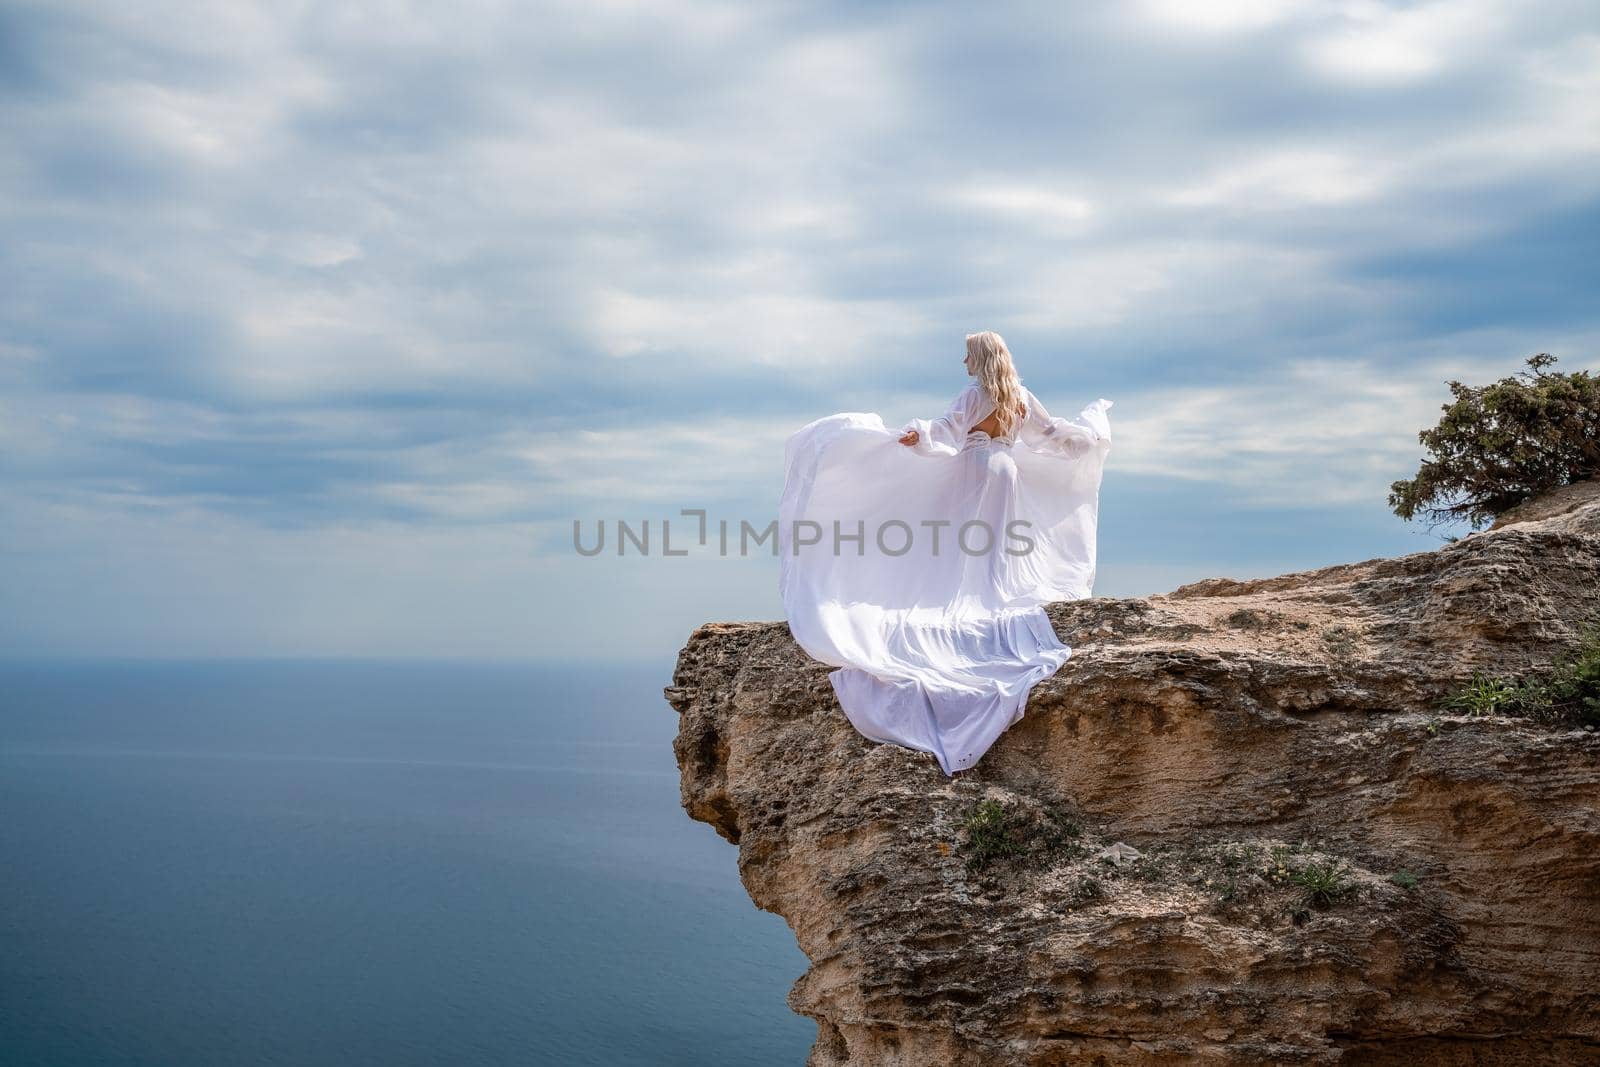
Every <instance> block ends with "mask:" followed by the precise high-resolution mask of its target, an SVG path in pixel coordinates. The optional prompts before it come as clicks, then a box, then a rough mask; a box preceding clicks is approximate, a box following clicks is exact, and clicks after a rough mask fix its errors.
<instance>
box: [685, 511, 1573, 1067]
mask: <svg viewBox="0 0 1600 1067" xmlns="http://www.w3.org/2000/svg"><path fill="white" fill-rule="evenodd" d="M1048 612H1049V615H1050V618H1051V621H1052V623H1053V624H1054V626H1055V628H1056V632H1057V633H1058V634H1059V635H1060V636H1061V638H1062V640H1064V641H1066V642H1067V643H1068V644H1070V645H1072V646H1073V650H1074V651H1073V656H1072V659H1071V660H1070V661H1069V662H1068V663H1067V664H1066V665H1065V666H1064V667H1063V668H1062V669H1061V670H1060V671H1059V672H1058V673H1057V674H1056V675H1055V676H1054V677H1052V678H1050V679H1047V680H1046V681H1044V682H1042V683H1040V684H1039V685H1038V686H1037V687H1036V688H1035V689H1034V691H1033V694H1032V696H1031V697H1030V700H1029V703H1028V708H1027V713H1026V715H1025V717H1024V718H1023V719H1022V721H1021V722H1019V723H1017V724H1016V725H1014V726H1012V727H1011V729H1010V730H1009V731H1008V732H1007V733H1006V734H1004V735H1003V736H1002V737H1001V738H1000V740H999V742H998V743H997V744H996V745H995V746H994V747H993V748H992V749H991V750H990V751H989V752H988V754H987V755H986V756H985V757H984V759H983V761H982V762H981V763H979V764H978V766H977V767H975V768H974V769H973V770H972V771H970V772H968V773H967V774H966V775H965V776H963V777H962V778H961V779H959V780H957V781H954V782H950V781H947V780H946V779H945V777H944V775H943V774H941V772H940V771H939V768H938V766H937V764H936V763H935V761H934V758H933V757H932V756H931V755H928V754H926V753H920V752H913V751H910V750H907V749H904V748H900V747H897V746H894V745H881V744H875V743H873V742H871V741H868V740H866V739H865V738H863V737H861V736H860V735H859V734H857V733H856V732H855V730H854V729H853V728H852V727H851V726H850V724H849V722H848V721H847V720H846V719H845V718H844V716H843V714H842V712H841V711H840V709H839V707H838V704H837V702H836V701H835V699H834V696H833V691H832V688H831V687H830V685H829V683H828V679H827V674H828V671H829V670H830V669H831V668H829V667H828V666H826V665H824V664H821V663H817V662H814V661H812V660H811V659H810V658H809V657H808V656H807V655H806V654H805V653H804V652H803V651H802V650H801V649H800V648H799V647H798V646H797V645H796V644H795V643H794V641H793V639H792V638H791V637H790V635H789V631H788V627H787V626H786V625H784V624H783V623H748V624H745V623H737V624H735V623H710V624H707V625H705V626H702V627H700V628H699V629H697V630H696V631H695V632H694V634H693V635H692V636H691V637H690V639H689V642H688V644H687V646H686V647H685V648H684V649H683V651H682V653H681V654H680V656H679V659H678V663H677V667H676V670H675V671H674V674H673V678H672V684H671V685H670V686H668V687H667V688H666V691H665V692H666V696H667V699H668V701H669V702H670V703H671V705H672V706H673V707H674V708H675V709H676V710H677V712H678V713H679V715H680V725H679V732H678V735H677V738H676V741H675V743H674V750H675V752H676V755H677V759H678V764H679V767H680V769H681V772H682V798H683V805H684V808H685V810H686V811H687V812H688V813H689V815H690V816H692V817H693V818H695V819H699V820H701V821H703V822H706V823H709V824H710V825H711V826H713V827H715V828H716V830H717V832H718V833H719V834H721V835H722V836H723V837H724V838H726V839H727V840H728V841H730V842H733V843H734V844H736V845H737V846H738V849H739V870H740V874H741V877H742V879H743V882H744V885H745V887H746V888H747V889H748V890H749V893H750V896H751V898H752V900H754V901H755V903H756V905H757V906H758V907H761V908H763V909H765V910H767V911H771V912H775V913H777V914H779V915H781V916H783V917H784V918H785V919H786V920H787V921H788V923H789V925H790V927H791V928H792V929H793V930H794V933H795V937H796V938H797V939H798V941H799V945H800V948H801V949H802V950H803V951H804V952H805V954H806V955H807V956H808V957H809V959H810V961H811V966H810V969H809V970H808V971H807V972H806V973H805V974H804V975H803V976H802V977H801V978H800V979H799V981H797V982H796V983H795V985H794V987H793V989H792V990H791V992H790V994H789V1004H790V1006H791V1007H792V1008H793V1009H794V1010H795V1011H797V1012H800V1013H803V1014H805V1015H807V1016H810V1017H811V1018H813V1019H815V1020H816V1022H817V1025H818V1037H817V1041H816V1044H815V1046H814V1047H813V1049H812V1053H811V1056H810V1059H809V1061H808V1063H809V1064H810V1065H811V1067H834V1065H843V1064H852V1065H856V1064H863V1065H865V1064H871V1065H879V1064H882V1065H890V1064H893V1065H905V1067H929V1065H967V1064H972V1065H977V1064H1008V1065H1009V1064H1028V1065H1042V1064H1079V1063H1084V1064H1178V1063H1215V1064H1243V1063H1251V1064H1256V1063H1303V1064H1330V1063H1339V1064H1401V1063H1406V1064H1411V1063H1419V1064H1450V1065H1457V1064H1459V1065H1467V1064H1472V1065H1484V1064H1563V1065H1566V1064H1600V733H1597V732H1596V731H1595V730H1594V729H1593V728H1592V727H1588V728H1586V727H1583V726H1580V725H1571V724H1561V723H1557V724H1547V723H1541V722H1537V721H1534V720H1531V719H1527V718H1514V717H1508V716H1503V715H1492V714H1490V715H1485V714H1477V715H1472V714H1466V713H1452V712H1446V711H1440V710H1439V704H1440V701H1441V699H1442V698H1444V697H1446V696H1448V695H1449V694H1451V693H1453V692H1456V691H1458V690H1459V689H1460V687H1461V686H1462V684H1463V683H1464V682H1466V681H1468V680H1469V679H1470V678H1471V676H1472V675H1473V672H1474V670H1481V671H1485V672H1490V673H1494V674H1499V675H1524V674H1527V673H1528V672H1536V671H1540V670H1543V669H1548V668H1549V666H1550V665H1551V664H1552V662H1553V661H1554V660H1555V659H1556V657H1557V656H1558V655H1559V654H1561V653H1562V652H1563V651H1564V650H1566V649H1569V648H1571V647H1572V646H1573V645H1574V644H1575V642H1577V640H1578V638H1579V634H1580V630H1581V627H1582V626H1583V625H1584V624H1585V623H1586V622H1589V621H1591V620H1594V619H1595V618H1597V616H1600V480H1591V481H1587V482H1584V483H1581V484H1579V485H1573V486H1568V487H1566V488H1564V489H1562V490H1560V491H1559V492H1557V493H1553V494H1550V495H1549V496H1547V497H1544V498H1541V499H1540V500H1538V501H1533V502H1530V504H1529V505H1525V506H1524V507H1523V508H1522V509H1519V512H1517V513H1515V514H1512V515H1508V516H1506V517H1505V518H1503V519H1502V520H1501V522H1499V523H1497V524H1496V525H1495V526H1494V527H1492V528H1490V529H1489V530H1486V531H1483V532H1481V533H1476V534H1473V535H1470V536H1468V537H1466V538H1464V539H1462V540H1460V541H1457V542H1454V543H1451V544H1448V545H1445V546H1443V547H1441V548H1439V549H1437V550H1434V551H1426V552H1416V553H1412V554H1410V555H1406V556H1401V557H1398V558H1395V559H1373V560H1367V561H1365V562H1361V563H1350V564H1344V565H1340V566H1333V567H1324V568H1321V569H1318V570H1311V571H1301V572H1297V573H1293V574H1285V575H1281V576H1278V577H1275V578H1265V579H1257V580H1252V581H1233V580H1231V579H1226V578H1214V579H1209V580H1206V581H1201V582H1196V583H1193V584H1191V585H1185V586H1182V587H1180V588H1178V589H1175V590H1173V591H1172V592H1170V593H1166V594H1162V595H1158V596H1150V597H1137V598H1130V599H1114V598H1106V597H1097V598H1093V599H1089V600H1081V601H1075V602H1068V603H1058V604H1052V605H1050V606H1049V608H1048ZM1119 843H1120V844H1122V845H1124V846H1127V847H1121V848H1112V847H1111V846H1114V845H1117V844H1119Z"/></svg>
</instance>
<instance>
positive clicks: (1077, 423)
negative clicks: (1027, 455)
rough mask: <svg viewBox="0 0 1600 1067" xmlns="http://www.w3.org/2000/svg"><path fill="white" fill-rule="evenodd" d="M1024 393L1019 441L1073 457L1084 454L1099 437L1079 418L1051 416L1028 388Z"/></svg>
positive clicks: (1096, 432)
mask: <svg viewBox="0 0 1600 1067" xmlns="http://www.w3.org/2000/svg"><path fill="white" fill-rule="evenodd" d="M1025 391H1026V392H1027V396H1028V415H1027V418H1025V419H1023V420H1022V429H1021V431H1020V436H1021V438H1022V443H1023V444H1024V445H1027V446H1028V447H1029V448H1031V449H1033V450H1034V451H1035V452H1049V453H1055V454H1057V455H1061V456H1066V457H1067V458H1068V459H1076V458H1078V457H1079V456H1086V455H1088V454H1089V452H1090V450H1091V449H1093V448H1094V446H1095V444H1096V443H1097V442H1098V441H1099V440H1100V437H1101V435H1100V432H1099V431H1098V430H1096V429H1095V428H1094V427H1092V426H1089V425H1087V424H1086V423H1085V422H1084V421H1083V420H1082V419H1081V418H1080V419H1057V418H1052V417H1051V415H1050V412H1049V411H1047V410H1045V406H1044V405H1043V404H1041V403H1039V398H1038V397H1036V396H1034V395H1033V391H1032V390H1025Z"/></svg>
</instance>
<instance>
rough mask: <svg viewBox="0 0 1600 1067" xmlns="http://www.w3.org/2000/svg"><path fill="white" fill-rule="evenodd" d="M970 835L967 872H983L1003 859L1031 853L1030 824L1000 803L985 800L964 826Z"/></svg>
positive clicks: (968, 837)
mask: <svg viewBox="0 0 1600 1067" xmlns="http://www.w3.org/2000/svg"><path fill="white" fill-rule="evenodd" d="M962 829H964V830H965V831H966V832H967V869H968V870H982V869H983V868H985V867H987V866H989V864H991V863H993V862H994V861H995V860H997V859H999V858H1001V857H1002V856H1020V855H1021V854H1022V853H1024V852H1026V851H1027V849H1028V846H1027V838H1026V820H1025V819H1023V818H1021V817H1020V816H1019V815H1017V814H1016V813H1013V812H1009V811H1007V810H1006V809H1005V807H1004V806H1003V805H1001V803H1000V802H999V801H998V800H985V801H983V802H982V803H980V804H979V805H978V806H977V807H976V808H974V809H973V811H972V814H970V815H968V816H967V820H966V822H965V823H963V824H962Z"/></svg>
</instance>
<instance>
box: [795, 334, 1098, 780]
mask: <svg viewBox="0 0 1600 1067" xmlns="http://www.w3.org/2000/svg"><path fill="white" fill-rule="evenodd" d="M966 349H967V351H966V359H965V365H966V370H967V373H968V375H970V376H971V377H972V378H973V379H974V380H973V382H972V383H971V384H969V385H968V386H967V387H966V388H965V389H963V390H962V391H961V392H960V393H959V394H957V396H956V397H955V399H954V400H953V401H951V403H950V405H949V407H948V408H947V409H946V411H945V412H944V414H943V415H940V416H939V417H937V418H934V419H920V418H918V419H912V420H911V421H910V422H908V423H906V424H905V425H904V426H903V427H901V429H900V430H899V431H898V432H894V431H890V430H889V429H888V428H887V427H886V426H885V425H884V423H883V420H882V419H881V418H880V417H879V416H878V415H876V414H870V413H860V412H845V413H841V414H837V415H830V416H827V417H825V418H821V419H817V420H816V421H814V422H811V423H808V424H807V425H805V426H803V427H801V428H800V429H799V430H797V431H796V432H795V433H794V434H793V435H792V436H791V437H790V438H789V441H788V444H787V446H786V448H785V484H784V493H783V500H782V504H781V505H780V508H779V524H778V541H779V549H780V552H781V557H782V558H781V564H780V577H779V586H780V591H781V593H782V595H783V602H784V610H785V613H786V614H787V616H788V619H789V628H790V631H791V633H793V635H794V637H795V640H796V641H797V642H799V644H800V646H801V647H802V648H804V649H805V650H806V652H807V653H809V654H810V655H811V656H812V657H813V658H815V659H817V660H819V661H821V662H824V663H829V664H832V665H833V666H835V667H836V668H838V669H837V670H834V671H832V672H831V673H830V674H829V679H830V681H831V682H832V684H833V687H834V691H835V693H836V695H837V696H838V698H839V704H840V707H841V708H842V710H843V711H844V713H845V715H846V717H847V718H848V719H849V720H850V722H851V723H852V724H853V725H854V726H855V727H856V729H857V730H858V731H859V732H860V733H861V734H862V735H863V736H865V737H867V738H869V739H871V740H873V741H880V742H889V743H894V744H898V745H901V746H903V747H906V748H910V749H914V750H917V751H922V752H927V753H930V754H931V755H932V756H933V757H934V758H935V760H937V762H938V764H939V766H940V768H941V769H942V770H943V771H944V772H945V773H946V774H948V775H952V776H953V775H955V774H957V773H959V772H960V771H962V770H964V769H966V768H968V767H971V766H972V765H973V764H975V763H976V762H977V761H978V760H979V759H980V758H981V757H982V756H983V755H984V753H985V752H986V751H987V750H988V749H989V747H990V746H991V745H992V744H993V743H994V742H995V741H996V740H997V739H998V738H999V736H1000V735H1001V734H1002V733H1003V732H1004V731H1005V730H1006V728H1007V727H1009V726H1010V725H1012V724H1013V723H1015V722H1016V721H1017V720H1018V719H1020V718H1021V717H1022V714H1023V709H1024V707H1025V706H1026V703H1027V698H1028V693H1029V691H1030V690H1031V689H1032V688H1033V686H1034V685H1035V684H1036V683H1037V682H1038V681H1040V680H1041V679H1043V678H1047V677H1049V676H1050V675H1051V674H1053V673H1055V671H1056V670H1057V669H1059V668H1060V666H1061V665H1062V664H1063V663H1065V662H1066V661H1067V659H1068V657H1069V656H1070V655H1071V653H1072V650H1071V649H1070V648H1068V647H1067V646H1066V645H1064V644H1062V643H1061V641H1060V639H1059V638H1058V637H1057V636H1056V634H1055V631H1054V629H1053V628H1052V627H1051V625H1050V620H1049V618H1048V617H1047V616H1046V615H1045V612H1044V608H1043V605H1044V604H1046V603H1049V602H1050V601H1053V600H1075V599H1078V598H1080V597H1087V596H1090V595H1091V593H1092V589H1093V585H1094V575H1095V555H1096V551H1095V541H1096V527H1097V523H1098V515H1099V494H1100V482H1101V478H1102V474H1103V471H1104V467H1105V460H1106V456H1107V455H1108V454H1109V452H1110V448H1111V425H1110V421H1109V419H1108V417H1107V415H1106V412H1107V410H1108V409H1109V408H1110V407H1111V405H1112V402H1111V401H1110V400H1107V399H1104V398H1101V399H1099V400H1096V401H1095V402H1094V403H1092V404H1090V405H1089V406H1087V407H1085V408H1084V409H1083V410H1082V411H1081V412H1080V413H1079V415H1078V416H1077V417H1076V418H1074V419H1062V418H1055V417H1053V416H1051V415H1050V413H1049V412H1048V411H1047V410H1046V409H1045V407H1044V405H1043V404H1041V403H1040V402H1039V399H1038V398H1037V397H1036V396H1034V395H1033V393H1032V392H1030V391H1029V390H1028V389H1027V388H1026V387H1025V386H1024V385H1023V384H1022V380H1021V378H1020V377H1019V376H1018V374H1017V370H1016V367H1015V365H1014V363H1013V361H1012V358H1011V351H1010V349H1009V348H1008V347H1007V346H1006V343H1005V340H1004V339H1003V338H1002V337H1001V336H1000V335H999V334H997V333H994V332H991V331H985V332H982V333H974V334H970V335H968V337H967V343H966Z"/></svg>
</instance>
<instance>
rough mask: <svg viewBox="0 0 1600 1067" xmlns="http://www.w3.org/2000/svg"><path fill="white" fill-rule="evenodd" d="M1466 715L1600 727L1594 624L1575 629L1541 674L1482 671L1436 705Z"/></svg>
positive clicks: (1599, 655) (1599, 642)
mask: <svg viewBox="0 0 1600 1067" xmlns="http://www.w3.org/2000/svg"><path fill="white" fill-rule="evenodd" d="M1440 707H1441V708H1442V709H1445V710H1452V711H1465V712H1467V714H1469V715H1512V716H1517V717H1520V718H1526V719H1533V720H1535V721H1538V722H1545V723H1577V724H1580V725H1596V724H1600V619H1596V620H1593V621H1591V622H1589V623H1587V624H1586V625H1585V626H1583V627H1582V628H1581V631H1580V636H1579V639H1578V643H1577V644H1576V645H1574V646H1573V647H1572V648H1569V649H1566V650H1565V651H1563V652H1562V653H1561V654H1559V655H1558V656H1557V657H1556V660H1555V662H1554V663H1553V664H1551V666H1550V667H1549V668H1548V669H1547V670H1545V671H1542V672H1536V673H1534V674H1530V675H1528V676H1526V677H1524V678H1521V679H1513V678H1500V677H1495V676H1492V675H1489V674H1487V673H1485V672H1483V671H1482V670H1474V671H1473V672H1472V680H1471V681H1470V682H1468V683H1467V684H1466V685H1465V686H1463V687H1462V688H1461V689H1459V690H1457V691H1456V692H1454V693H1452V694H1451V695H1450V696H1448V697H1446V698H1445V699H1444V700H1443V701H1441V702H1440Z"/></svg>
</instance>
